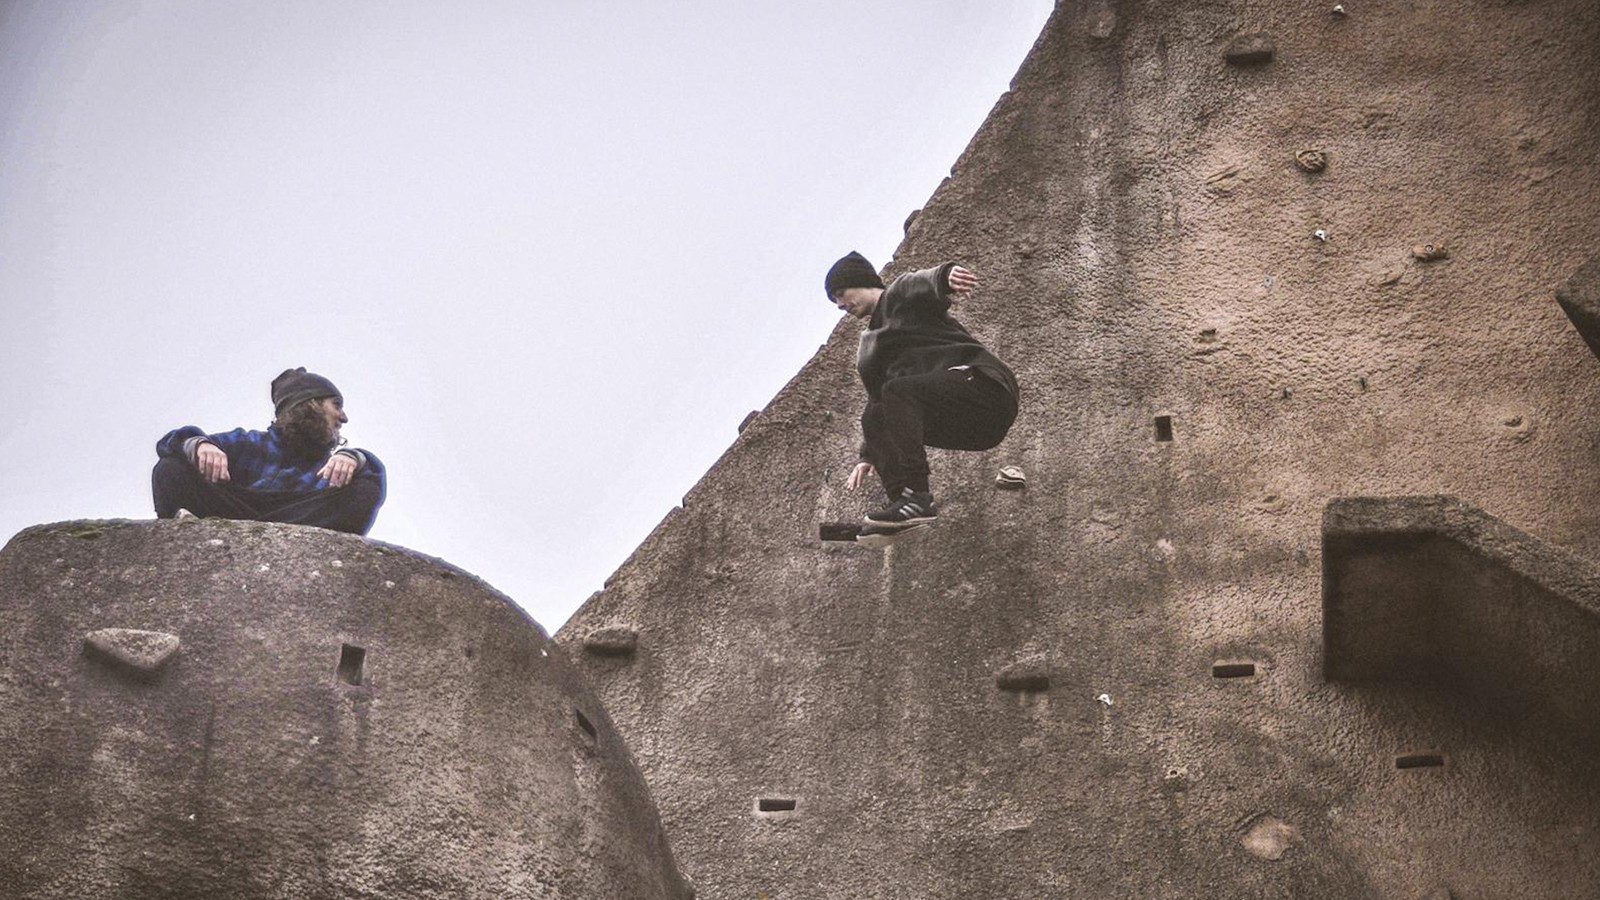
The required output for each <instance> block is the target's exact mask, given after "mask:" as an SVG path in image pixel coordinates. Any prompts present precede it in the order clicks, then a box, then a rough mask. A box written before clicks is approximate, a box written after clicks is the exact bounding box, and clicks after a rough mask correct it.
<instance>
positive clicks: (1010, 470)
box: [994, 466, 1028, 491]
mask: <svg viewBox="0 0 1600 900" xmlns="http://www.w3.org/2000/svg"><path fill="white" fill-rule="evenodd" d="M994 484H995V487H998V488H1000V489H1001V490H1007V491H1019V490H1022V489H1023V488H1025V487H1027V486H1028V476H1027V475H1026V474H1024V473H1023V471H1022V469H1021V467H1019V466H1006V467H1004V468H1002V469H1001V470H1000V474H999V475H996V476H995V479H994Z"/></svg>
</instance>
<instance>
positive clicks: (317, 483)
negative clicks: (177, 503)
mask: <svg viewBox="0 0 1600 900" xmlns="http://www.w3.org/2000/svg"><path fill="white" fill-rule="evenodd" d="M193 438H205V439H206V440H208V441H210V442H211V443H213V444H216V445H217V447H218V448H219V449H221V450H222V452H223V453H226V454H228V476H229V480H230V481H232V483H233V484H234V486H235V487H242V488H246V489H249V490H252V491H320V490H324V489H326V488H327V487H328V479H326V478H318V477H317V471H318V470H320V469H321V468H322V467H323V466H324V465H325V464H327V462H328V458H329V457H330V456H332V454H331V453H325V454H323V455H322V456H320V457H316V458H314V459H307V458H305V457H295V456H291V455H289V454H288V453H287V452H286V448H285V445H284V440H283V433H282V432H280V431H279V430H278V427H277V426H276V425H274V426H272V427H271V428H268V429H267V430H266V431H247V430H245V429H243V428H235V429H234V430H232V431H228V432H223V433H221V434H206V433H205V432H203V431H201V430H200V429H199V428H196V427H195V426H193V425H185V426H184V427H182V428H179V429H177V430H176V431H169V432H167V436H166V437H164V438H162V439H161V440H160V441H158V442H157V443H156V454H157V455H158V456H163V457H167V456H175V457H178V458H180V459H185V460H188V461H189V462H191V463H192V462H194V458H193V457H192V456H191V455H190V453H189V448H187V447H186V446H185V444H187V442H188V441H189V440H191V439H193ZM338 452H340V453H349V454H351V455H353V456H355V458H356V461H357V462H359V463H360V464H361V468H359V469H358V470H356V476H355V477H357V478H376V479H378V503H379V504H380V505H381V504H382V503H383V498H384V496H385V495H386V494H387V493H388V486H387V483H386V477H385V473H384V469H383V463H382V462H380V461H379V460H378V458H377V457H376V456H374V455H372V454H371V453H368V452H367V451H365V450H340V451H338Z"/></svg>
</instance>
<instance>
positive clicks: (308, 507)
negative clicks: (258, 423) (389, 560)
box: [151, 367, 386, 534]
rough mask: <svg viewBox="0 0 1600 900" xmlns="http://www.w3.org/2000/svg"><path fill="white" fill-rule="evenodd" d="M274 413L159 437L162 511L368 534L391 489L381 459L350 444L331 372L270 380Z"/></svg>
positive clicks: (155, 483)
mask: <svg viewBox="0 0 1600 900" xmlns="http://www.w3.org/2000/svg"><path fill="white" fill-rule="evenodd" d="M272 405H273V408H274V410H275V413H276V415H275V417H274V419H273V421H272V425H271V426H270V427H268V428H267V430H266V431H246V430H245V429H243V428H235V429H234V430H233V431H229V432H226V433H221V434H206V433H205V432H203V431H201V430H200V429H199V428H196V427H195V426H193V425H189V426H185V427H183V428H179V429H178V430H176V431H172V432H168V433H167V436H166V437H164V438H162V439H161V440H160V442H158V443H157V444H156V454H157V455H158V456H159V457H161V459H160V461H159V462H157V463H156V467H155V471H154V472H153V473H151V489H152V493H153V494H154V496H155V506H156V515H157V516H158V517H160V518H163V519H171V518H176V517H177V516H178V515H179V513H181V512H188V513H190V514H193V515H195V516H199V517H200V518H207V517H211V516H216V517H220V518H224V519H253V520H255V521H258V522H289V523H293V524H297V525H317V526H320V527H322V528H331V529H333V530H335V531H347V532H349V533H351V534H366V533H367V532H368V531H369V530H371V528H372V523H373V521H374V520H375V519H376V518H377V517H378V507H380V506H382V505H383V500H384V495H385V493H386V482H385V474H384V469H383V463H382V462H380V461H379V460H378V457H376V456H374V455H373V454H371V453H369V452H367V451H365V450H353V449H345V448H343V447H342V446H341V445H342V444H343V443H344V439H343V438H341V437H340V436H339V430H340V428H341V427H342V426H343V425H344V424H345V423H346V422H348V421H350V417H349V416H347V415H345V412H344V395H342V394H340V393H339V389H338V388H336V387H334V386H333V382H331V381H329V380H328V379H326V378H323V377H322V376H321V375H317V374H315V373H312V372H307V371H306V370H305V368H304V367H301V368H298V369H289V370H286V371H285V372H284V373H283V374H282V375H279V376H278V377H277V378H274V379H273V380H272Z"/></svg>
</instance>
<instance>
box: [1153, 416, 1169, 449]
mask: <svg viewBox="0 0 1600 900" xmlns="http://www.w3.org/2000/svg"><path fill="white" fill-rule="evenodd" d="M1171 440H1172V417H1171V416H1156V441H1157V442H1158V443H1163V444H1165V443H1168V442H1170V441H1171Z"/></svg>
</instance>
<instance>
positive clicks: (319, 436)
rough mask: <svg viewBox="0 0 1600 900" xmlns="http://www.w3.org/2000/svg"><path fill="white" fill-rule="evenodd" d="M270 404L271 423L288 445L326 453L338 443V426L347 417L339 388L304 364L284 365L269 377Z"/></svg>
mask: <svg viewBox="0 0 1600 900" xmlns="http://www.w3.org/2000/svg"><path fill="white" fill-rule="evenodd" d="M272 406H273V409H274V410H275V412H276V417H275V418H274V420H273V422H274V424H276V425H277V426H278V429H279V430H280V431H282V432H283V436H284V437H285V438H286V439H287V440H288V441H289V443H290V444H291V445H293V446H295V447H297V448H298V449H300V450H301V451H303V452H306V453H327V452H328V451H329V450H332V449H333V448H335V447H337V446H339V444H340V443H341V442H342V441H341V438H340V437H339V429H340V427H341V426H343V425H344V423H346V422H348V421H350V417H349V416H347V415H345V412H344V395H343V394H341V393H339V389H338V388H336V387H334V386H333V382H331V381H329V380H328V379H326V378H323V377H322V376H321V375H317V374H315V373H313V372H307V371H306V370H305V367H304V366H301V367H300V368H298V369H286V370H284V373H283V374H282V375H279V376H278V377H277V378H274V379H273V380H272Z"/></svg>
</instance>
